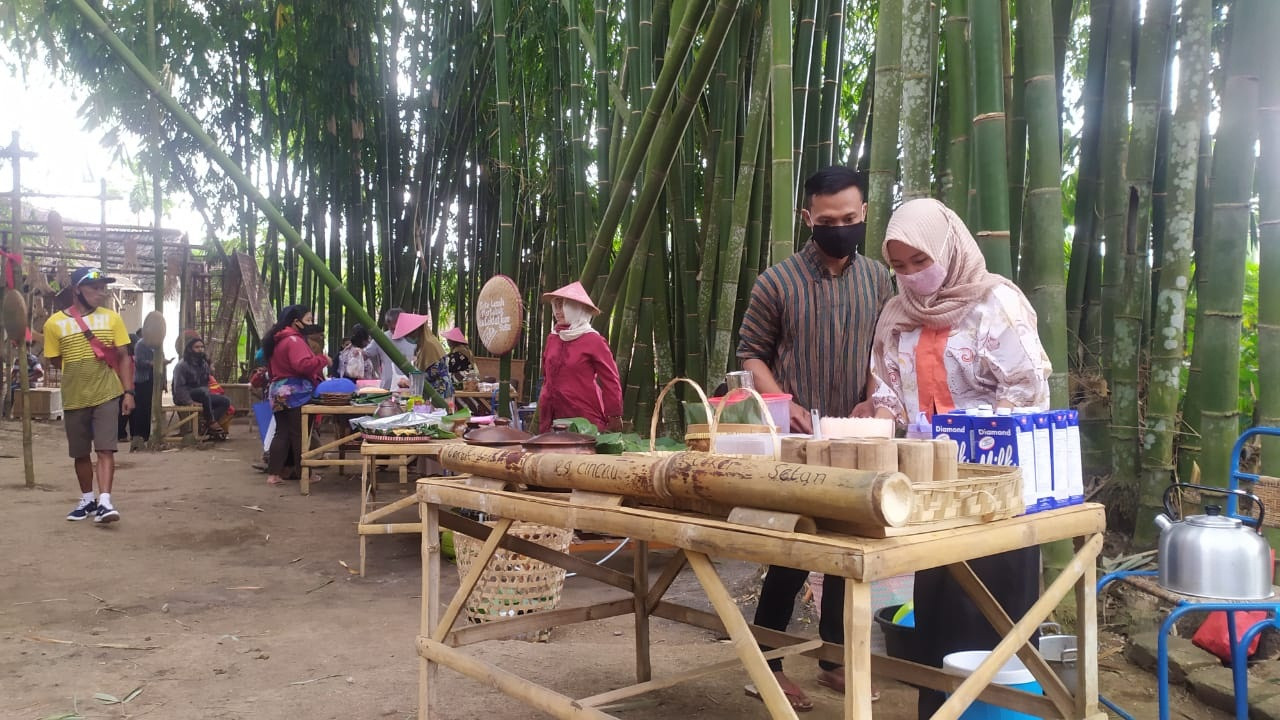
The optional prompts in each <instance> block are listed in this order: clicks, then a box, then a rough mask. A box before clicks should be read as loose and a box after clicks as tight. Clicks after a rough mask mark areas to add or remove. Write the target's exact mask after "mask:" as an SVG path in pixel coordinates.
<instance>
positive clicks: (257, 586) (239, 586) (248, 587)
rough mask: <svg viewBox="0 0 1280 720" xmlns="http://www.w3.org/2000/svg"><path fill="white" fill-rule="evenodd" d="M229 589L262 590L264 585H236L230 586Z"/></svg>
mask: <svg viewBox="0 0 1280 720" xmlns="http://www.w3.org/2000/svg"><path fill="white" fill-rule="evenodd" d="M227 589H228V590H261V589H262V586H261V585H237V586H235V587H229V588H227Z"/></svg>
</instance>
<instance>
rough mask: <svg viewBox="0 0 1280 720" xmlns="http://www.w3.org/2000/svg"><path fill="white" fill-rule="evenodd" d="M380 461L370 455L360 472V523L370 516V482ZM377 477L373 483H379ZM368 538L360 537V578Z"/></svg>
mask: <svg viewBox="0 0 1280 720" xmlns="http://www.w3.org/2000/svg"><path fill="white" fill-rule="evenodd" d="M377 463H378V459H377V458H375V457H374V456H372V455H370V456H368V457H366V458H365V459H364V467H363V468H361V470H360V518H359V521H358V522H360V523H363V522H364V518H365V515H367V514H369V480H370V477H369V476H370V475H371V474H373V473H377V472H378V464H377ZM377 480H378V479H377V477H374V478H373V482H375V483H376V482H377ZM368 542H369V541H368V538H367V536H365V535H363V534H361V535H360V577H364V558H365V546H366V545H367V544H368Z"/></svg>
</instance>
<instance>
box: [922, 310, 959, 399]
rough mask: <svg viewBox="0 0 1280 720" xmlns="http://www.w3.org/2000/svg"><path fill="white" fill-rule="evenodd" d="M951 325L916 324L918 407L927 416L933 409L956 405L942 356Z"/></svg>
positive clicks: (943, 355) (945, 349)
mask: <svg viewBox="0 0 1280 720" xmlns="http://www.w3.org/2000/svg"><path fill="white" fill-rule="evenodd" d="M950 334H951V328H949V327H941V328H931V327H922V328H920V342H919V343H917V344H916V383H917V385H918V387H917V391H918V393H919V396H918V397H919V403H920V410H921V411H922V412H924V413H925V414H926V415H927V416H928V417H929V419H930V420H932V419H933V416H934V414H935V413H948V412H951V411H952V410H955V409H956V402H955V400H954V399H953V398H952V397H951V387H950V386H949V385H947V367H946V362H945V356H946V351H947V336H949V335H950Z"/></svg>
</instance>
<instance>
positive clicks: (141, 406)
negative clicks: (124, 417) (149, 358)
mask: <svg viewBox="0 0 1280 720" xmlns="http://www.w3.org/2000/svg"><path fill="white" fill-rule="evenodd" d="M152 388H153V385H152V381H151V380H148V381H146V382H135V383H134V384H133V389H134V396H133V412H131V413H129V434H130V435H131V436H133V437H136V438H142V439H143V440H150V439H151V392H152ZM121 435H123V433H121Z"/></svg>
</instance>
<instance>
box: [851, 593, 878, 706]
mask: <svg viewBox="0 0 1280 720" xmlns="http://www.w3.org/2000/svg"><path fill="white" fill-rule="evenodd" d="M873 614H874V610H872V608H871V583H863V582H854V580H853V579H851V578H846V579H845V581H844V717H845V720H871V618H872V615H873Z"/></svg>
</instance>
